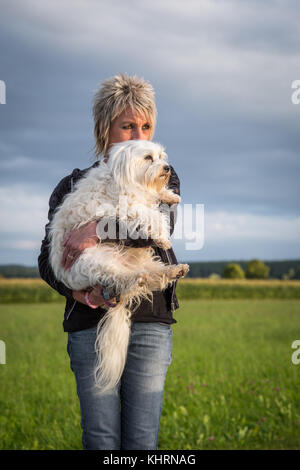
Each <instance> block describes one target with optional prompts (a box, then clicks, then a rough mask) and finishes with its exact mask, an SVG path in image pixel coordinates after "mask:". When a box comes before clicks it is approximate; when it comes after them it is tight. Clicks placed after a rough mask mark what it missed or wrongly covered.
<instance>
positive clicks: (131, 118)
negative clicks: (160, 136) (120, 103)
mask: <svg viewBox="0 0 300 470" xmlns="http://www.w3.org/2000/svg"><path fill="white" fill-rule="evenodd" d="M150 134H151V125H150V121H148V120H146V119H145V118H143V117H142V116H141V115H139V114H136V113H135V112H134V111H132V109H131V108H126V109H125V111H123V112H122V113H121V114H120V116H118V117H117V118H116V119H114V121H113V122H112V124H111V126H110V131H109V139H108V146H110V145H111V144H117V143H118V142H124V141H126V140H138V139H143V140H150Z"/></svg>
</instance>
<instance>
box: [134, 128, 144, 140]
mask: <svg viewBox="0 0 300 470" xmlns="http://www.w3.org/2000/svg"><path fill="white" fill-rule="evenodd" d="M143 137H144V136H143V130H142V129H140V128H139V127H136V128H135V129H133V130H132V132H131V139H132V140H140V139H143Z"/></svg>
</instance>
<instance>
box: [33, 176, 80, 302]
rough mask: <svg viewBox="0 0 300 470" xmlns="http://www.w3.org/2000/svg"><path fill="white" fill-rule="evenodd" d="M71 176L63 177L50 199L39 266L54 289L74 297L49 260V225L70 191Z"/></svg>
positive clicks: (43, 276) (41, 273) (42, 276)
mask: <svg viewBox="0 0 300 470" xmlns="http://www.w3.org/2000/svg"><path fill="white" fill-rule="evenodd" d="M70 181H71V178H70V176H66V177H65V178H63V179H62V180H61V181H60V182H59V183H58V185H57V186H56V188H55V189H54V191H53V193H52V194H51V196H50V199H49V212H48V223H47V225H46V226H45V237H44V239H43V241H42V246H41V251H40V255H39V257H38V268H39V272H40V276H41V278H42V279H43V280H44V281H45V282H46V283H47V284H49V286H50V287H52V289H55V290H56V291H57V292H58V293H59V294H61V295H63V296H65V297H70V298H73V296H72V290H71V289H69V288H68V287H67V286H65V285H64V284H63V283H62V282H59V281H58V280H57V279H56V278H55V275H54V272H53V270H52V267H51V264H50V262H49V238H48V236H49V227H50V223H51V221H52V219H53V215H54V211H55V209H56V207H57V206H58V205H59V204H61V202H62V200H63V197H64V196H65V195H66V194H67V193H68V192H69V191H70V189H71V188H70Z"/></svg>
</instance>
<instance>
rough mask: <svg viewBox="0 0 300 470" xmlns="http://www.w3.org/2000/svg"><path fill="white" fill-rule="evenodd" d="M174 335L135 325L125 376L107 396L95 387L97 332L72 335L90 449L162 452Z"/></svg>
mask: <svg viewBox="0 0 300 470" xmlns="http://www.w3.org/2000/svg"><path fill="white" fill-rule="evenodd" d="M172 333H173V332H172V328H171V326H170V325H166V324H162V323H158V322H151V323H142V322H140V323H139V322H136V323H132V326H131V333H130V342H129V346H128V354H127V359H126V364H125V368H124V371H123V374H122V377H121V379H120V381H119V382H118V384H117V385H116V387H114V388H113V389H111V390H109V391H108V392H107V393H106V394H103V395H99V393H98V394H97V389H96V388H95V386H94V376H93V368H94V362H95V359H96V353H95V351H94V344H95V340H96V327H93V328H89V329H87V330H81V331H76V332H72V333H68V346H67V350H68V354H69V356H70V366H71V369H72V371H73V372H74V374H75V378H76V383H77V394H78V397H79V401H80V410H81V427H82V431H83V432H82V444H83V448H84V449H97V450H116V449H117V450H120V449H121V450H125V449H126V450H132V449H134V450H137V449H143V450H144V449H146V450H147V449H154V450H155V449H157V446H158V434H159V428H160V418H161V410H162V399H163V389H164V383H165V378H166V373H167V370H168V367H169V365H170V364H171V363H172Z"/></svg>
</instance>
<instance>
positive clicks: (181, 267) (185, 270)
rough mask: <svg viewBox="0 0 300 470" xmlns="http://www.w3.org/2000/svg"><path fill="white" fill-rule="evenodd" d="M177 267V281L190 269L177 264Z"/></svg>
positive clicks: (184, 265)
mask: <svg viewBox="0 0 300 470" xmlns="http://www.w3.org/2000/svg"><path fill="white" fill-rule="evenodd" d="M178 267H179V268H180V270H179V272H178V274H177V279H179V278H181V277H184V276H186V275H187V273H188V272H189V270H190V267H189V265H188V264H179V265H178Z"/></svg>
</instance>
